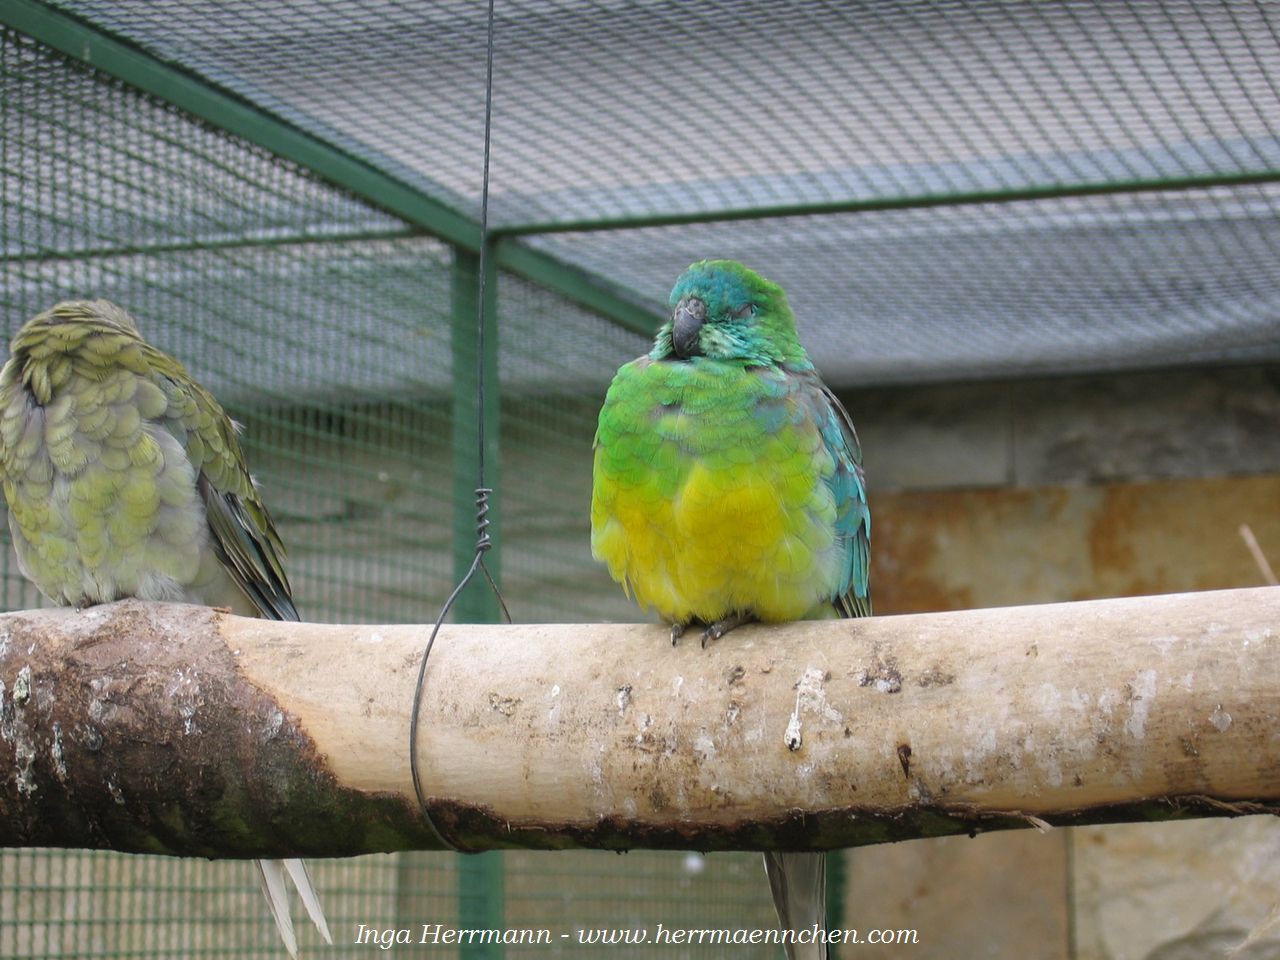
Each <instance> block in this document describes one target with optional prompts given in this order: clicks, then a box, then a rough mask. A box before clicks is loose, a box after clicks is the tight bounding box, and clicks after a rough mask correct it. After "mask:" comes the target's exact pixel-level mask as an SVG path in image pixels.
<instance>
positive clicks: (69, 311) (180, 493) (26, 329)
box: [0, 300, 333, 956]
mask: <svg viewBox="0 0 1280 960" xmlns="http://www.w3.org/2000/svg"><path fill="white" fill-rule="evenodd" d="M236 429H237V427H236V425H235V424H234V423H232V421H231V420H230V419H229V418H228V417H227V415H226V414H225V413H224V412H223V410H222V407H221V406H219V404H218V401H216V400H215V399H214V398H213V397H212V396H211V395H210V394H209V393H208V391H206V390H205V389H204V388H203V387H201V386H200V384H198V383H196V382H195V381H194V380H193V379H192V378H191V375H190V374H188V373H187V371H186V369H185V368H184V367H183V366H182V364H181V363H179V362H178V361H177V360H175V359H174V358H173V357H170V356H168V355H167V354H165V353H162V352H161V351H159V350H157V349H156V348H155V347H153V346H151V344H149V343H147V342H146V341H145V340H143V339H142V337H141V335H140V334H139V333H138V328H137V326H136V325H135V324H134V322H133V318H132V317H130V316H129V314H127V313H126V312H125V311H124V310H122V309H121V308H120V307H118V306H116V305H115V304H113V303H109V302H107V301H106V300H95V301H67V302H64V303H59V304H58V305H57V306H55V307H53V308H52V309H50V310H48V311H46V312H44V313H42V314H40V315H39V316H37V317H35V318H34V319H32V320H31V321H29V322H28V323H27V324H25V325H24V326H23V327H22V329H21V330H19V331H18V333H17V334H16V335H15V336H14V338H13V340H12V342H11V344H10V357H9V361H8V362H7V363H6V364H5V366H4V369H3V370H2V371H0V483H3V488H4V496H5V500H6V501H7V502H8V506H9V530H10V532H11V534H12V538H13V546H14V549H15V551H16V553H17V557H18V567H19V569H21V571H22V573H23V574H24V575H25V576H26V577H27V579H29V580H30V581H31V582H32V583H34V584H35V585H36V587H38V588H39V590H40V592H41V593H43V594H44V595H45V596H46V597H48V598H49V599H50V600H52V601H53V602H54V603H58V604H63V605H71V606H75V607H85V606H89V605H91V604H95V603H107V602H109V601H112V600H122V599H124V598H126V597H137V598H139V599H143V600H171V601H181V602H186V603H198V604H204V605H206V606H220V607H229V608H230V609H231V610H232V611H234V612H235V613H238V614H241V615H243V616H251V617H265V618H268V619H272V620H297V619H298V612H297V610H296V609H295V608H294V605H293V599H292V595H291V592H290V589H289V581H288V579H287V578H286V576H285V571H284V566H283V561H284V556H285V551H284V547H283V545H282V544H281V542H280V537H279V535H278V534H277V533H276V528H275V524H273V523H272V521H271V517H270V516H268V514H267V509H266V507H265V506H264V505H263V503H262V498H261V497H260V496H259V494H258V490H257V488H256V487H255V485H254V482H253V479H252V478H251V477H250V476H249V468H248V466H247V465H246V464H245V460H244V454H243V453H242V452H241V450H240V443H239V441H238V440H237V439H236ZM257 866H258V876H259V880H260V881H261V883H262V889H263V892H264V894H265V895H266V897H267V902H268V904H269V905H270V908H271V914H272V917H273V918H274V919H275V922H276V926H277V928H278V929H279V931H280V935H281V937H282V938H283V940H284V942H285V946H286V947H287V948H288V950H289V953H290V955H291V956H296V955H297V941H296V938H295V937H294V933H293V922H292V920H291V918H290V914H289V898H288V891H287V889H286V886H285V880H284V876H285V874H286V873H287V874H288V875H289V876H290V877H291V878H292V879H293V882H294V884H295V885H296V886H297V888H298V891H299V893H300V894H301V895H302V902H303V904H304V905H305V906H306V909H307V912H308V914H310V916H311V919H312V920H313V921H314V922H315V924H316V926H317V927H318V928H319V930H320V933H321V934H322V935H323V936H324V939H325V940H326V941H328V942H330V943H332V942H333V940H332V938H331V936H330V934H329V928H328V924H327V923H326V922H325V917H324V912H323V910H322V909H321V906H320V901H319V898H318V896H317V895H316V892H315V888H314V887H313V886H312V883H311V879H310V877H309V875H308V873H307V869H306V866H305V864H304V863H303V862H302V861H301V860H284V861H270V860H260V861H258V862H257Z"/></svg>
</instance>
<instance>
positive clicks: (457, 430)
mask: <svg viewBox="0 0 1280 960" xmlns="http://www.w3.org/2000/svg"><path fill="white" fill-rule="evenodd" d="M485 262H486V264H487V269H488V276H487V277H486V278H485V290H486V292H485V311H484V354H485V355H484V409H480V406H479V370H478V366H477V364H476V353H477V344H478V340H479V338H478V336H477V329H476V311H477V310H478V303H477V293H478V291H479V284H480V257H479V255H477V254H474V253H471V252H470V251H468V250H461V249H458V248H455V250H454V259H453V288H452V300H453V335H452V340H453V503H454V504H455V509H454V515H453V575H454V579H455V581H458V580H461V579H462V578H463V576H464V575H465V574H466V572H467V570H468V569H469V568H470V566H471V561H472V560H473V559H474V558H475V553H476V506H475V491H476V480H477V476H478V470H479V440H480V437H479V429H478V426H479V424H480V421H481V419H482V418H483V420H484V482H485V486H487V487H490V488H491V489H493V490H501V489H502V485H501V483H500V482H499V479H498V477H499V466H500V465H499V463H498V450H499V445H498V429H499V424H498V414H499V403H498V322H497V321H498V309H497V300H498V297H497V294H498V291H497V273H498V271H497V267H496V265H495V264H494V260H493V258H492V257H486V258H485ZM501 506H502V505H501V503H499V502H498V501H497V500H496V499H490V501H489V535H490V536H491V537H492V538H493V541H494V548H493V549H492V550H490V551H489V552H488V553H487V554H486V555H485V566H486V567H487V568H488V570H489V573H491V574H492V575H493V579H494V580H495V581H496V582H498V583H501V582H502V581H501V576H500V570H501V560H500V557H499V554H500V553H501V550H500V549H499V545H500V540H499V529H500V523H499V520H500V518H501V514H502V510H501ZM500 614H501V608H500V607H499V605H498V598H497V597H495V596H494V595H493V591H492V590H490V589H489V584H488V583H487V582H486V581H485V579H484V577H483V576H477V577H475V578H474V579H473V580H472V581H471V583H470V584H469V585H468V586H467V588H466V589H465V590H463V591H462V593H461V595H460V596H459V597H458V600H457V603H456V604H455V606H454V609H453V619H454V621H455V622H457V623H497V622H498V620H499V618H500Z"/></svg>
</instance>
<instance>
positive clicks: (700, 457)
mask: <svg viewBox="0 0 1280 960" xmlns="http://www.w3.org/2000/svg"><path fill="white" fill-rule="evenodd" d="M670 307H671V319H670V320H669V321H668V322H667V323H665V324H664V325H663V326H662V327H661V329H659V331H658V334H657V338H656V339H655V341H654V345H653V349H652V350H650V351H649V353H648V354H647V355H646V356H643V357H640V358H639V359H637V360H633V361H631V362H630V363H628V364H626V365H624V366H623V367H622V368H621V369H620V370H619V371H618V374H617V376H616V377H614V379H613V383H612V384H611V385H610V387H609V392H608V395H607V397H606V398H605V402H604V407H603V409H602V410H601V411H600V422H599V428H598V430H597V431H596V439H595V471H594V479H593V485H592V502H591V550H592V554H593V555H594V556H595V557H596V559H597V560H600V561H603V562H604V563H605V564H606V565H607V566H608V568H609V573H610V574H611V575H612V576H613V578H614V579H615V580H617V581H618V582H619V583H621V584H622V585H623V588H624V589H625V590H627V591H628V593H630V594H631V595H632V596H634V597H635V599H636V600H637V601H638V602H639V603H640V604H641V605H643V606H645V607H649V608H653V609H655V610H656V611H657V612H658V614H659V615H660V616H661V617H662V618H663V619H664V620H666V621H667V622H668V623H670V624H671V625H672V626H671V640H672V643H675V642H677V641H678V639H679V638H680V636H681V634H682V633H683V632H684V630H685V628H686V627H687V626H689V625H690V624H692V623H697V624H700V625H701V626H702V627H703V632H702V643H703V645H704V646H705V645H706V643H707V640H708V639H718V638H720V637H721V636H723V635H724V634H725V633H727V632H728V631H730V630H732V629H733V628H734V627H736V626H738V625H740V624H742V623H746V622H749V621H755V620H758V621H764V622H778V621H786V620H799V619H813V618H820V617H828V616H843V617H858V616H869V615H870V614H871V596H870V591H869V585H868V573H869V571H868V567H869V552H870V536H871V514H870V511H869V510H868V507H867V497H866V486H865V482H864V479H863V473H862V453H861V449H860V447H859V445H858V438H857V434H856V433H855V432H854V429H853V424H852V423H851V422H850V420H849V415H848V413H846V412H845V410H844V408H843V407H842V406H841V405H840V402H839V401H838V400H837V399H836V398H835V396H834V395H833V394H832V393H831V391H830V390H829V389H827V387H826V386H825V385H824V384H823V383H822V381H821V379H819V377H818V374H817V371H816V370H815V369H814V366H813V363H812V362H811V361H810V360H809V356H808V354H807V353H805V350H804V347H803V346H801V344H800V340H799V338H798V337H797V335H796V325H795V317H794V315H793V314H792V312H791V308H790V307H789V306H788V305H787V299H786V294H785V293H784V292H783V290H782V288H781V287H780V286H778V285H777V284H775V283H772V282H770V281H768V280H766V279H764V278H763V277H761V276H760V275H759V274H757V273H755V272H753V271H752V270H749V269H748V268H746V267H744V266H743V265H742V264H740V263H736V262H733V261H730V260H703V261H701V262H699V263H695V264H693V265H692V266H691V267H689V268H688V269H687V270H686V271H685V272H684V273H683V274H681V276H680V278H679V279H678V280H677V281H676V285H675V288H674V289H673V290H672V291H671V298H670ZM765 870H766V872H767V873H768V876H769V883H770V888H771V890H772V892H773V900H774V905H775V906H776V907H777V910H778V918H779V920H780V922H781V924H782V927H783V928H784V929H791V930H795V931H797V932H799V931H807V930H810V929H812V926H813V924H815V923H816V924H818V926H819V927H820V928H824V927H825V918H826V870H825V861H824V858H823V855H822V854H818V853H766V854H765ZM787 956H788V957H789V958H791V960H796V958H813V960H822V958H825V957H826V956H827V949H826V947H825V945H823V944H792V945H788V946H787Z"/></svg>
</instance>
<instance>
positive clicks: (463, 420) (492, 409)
mask: <svg viewBox="0 0 1280 960" xmlns="http://www.w3.org/2000/svg"><path fill="white" fill-rule="evenodd" d="M453 249H454V252H453V278H452V285H451V289H450V299H451V301H452V308H453V329H452V337H451V339H452V343H453V398H454V399H453V503H454V505H455V507H454V511H453V577H454V582H455V583H457V582H461V580H462V578H463V577H464V576H466V573H467V571H468V570H469V569H470V567H471V564H472V561H473V560H474V559H475V553H476V548H475V544H476V526H475V514H474V511H472V510H469V509H467V505H468V504H471V503H473V502H474V500H475V489H476V478H477V475H478V469H477V467H478V463H477V451H478V450H479V449H480V444H479V442H478V441H479V436H478V432H479V431H478V429H477V426H478V424H480V423H481V422H483V423H484V425H485V432H484V472H485V484H486V485H487V486H489V487H491V488H493V489H494V490H499V489H501V487H500V485H499V483H498V467H499V464H498V430H499V423H498V417H499V413H500V410H501V406H500V403H499V395H498V309H497V299H498V283H497V280H498V277H497V274H498V270H497V266H496V265H495V263H494V257H492V256H487V257H484V258H483V261H482V259H481V257H480V255H479V254H477V253H472V252H471V251H469V250H463V249H461V248H460V247H454V248H453ZM482 262H483V265H484V269H485V273H486V275H485V278H484V280H485V302H484V308H485V309H484V318H483V323H484V357H483V365H484V383H485V391H484V407H483V409H480V408H479V406H478V404H479V396H478V391H477V386H478V383H477V378H478V374H479V370H478V367H477V364H476V353H477V351H478V350H479V347H480V345H479V343H478V340H479V337H478V335H477V334H478V331H477V329H476V320H477V314H478V311H479V309H480V305H479V302H478V300H479V292H480V269H481V263H482ZM499 506H500V504H499V502H498V501H497V500H491V501H490V508H489V521H490V525H489V535H490V536H492V537H493V538H494V540H495V545H496V543H497V538H498V530H499V525H498V518H499V514H500V511H499ZM501 556H502V551H501V550H500V549H495V550H490V551H489V553H488V554H486V558H485V564H486V566H487V567H488V570H489V572H490V574H492V576H493V579H494V582H495V583H499V584H500V583H501V582H502V580H501V576H500V574H501V568H500V566H499V563H500V558H501ZM453 612H454V619H455V620H456V621H457V622H459V623H497V622H498V621H499V619H500V613H501V610H500V607H499V604H498V599H497V597H495V596H494V594H493V591H492V590H490V589H489V584H488V583H487V582H486V581H485V579H484V577H483V576H477V577H475V578H474V579H472V581H471V582H470V583H469V584H467V586H466V588H465V589H464V590H463V591H462V593H461V594H459V596H458V599H457V601H456V603H455V605H454V608H453ZM457 858H458V864H457V866H458V925H459V926H460V927H464V928H477V929H497V928H500V927H501V926H502V923H503V916H504V914H505V912H506V894H505V888H504V885H503V874H504V872H505V871H504V865H503V860H502V854H501V853H499V852H490V853H482V854H477V855H471V854H457ZM502 954H503V948H502V945H501V944H495V943H465V944H462V945H461V946H460V947H459V948H458V956H459V958H460V960H502Z"/></svg>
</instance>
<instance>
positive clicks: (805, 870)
mask: <svg viewBox="0 0 1280 960" xmlns="http://www.w3.org/2000/svg"><path fill="white" fill-rule="evenodd" d="M764 872H765V873H766V874H767V875H768V877H769V889H770V890H771V891H772V893H773V906H774V909H776V910H777V911H778V923H779V924H781V925H782V929H783V930H794V931H796V933H801V932H804V933H805V934H806V936H807V935H808V932H809V931H812V930H813V929H814V926H815V924H816V926H817V929H819V930H825V929H826V927H827V861H826V855H825V854H821V853H766V854H765V855H764ZM783 949H785V950H786V952H787V960H827V945H826V944H825V943H786V944H783Z"/></svg>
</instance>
